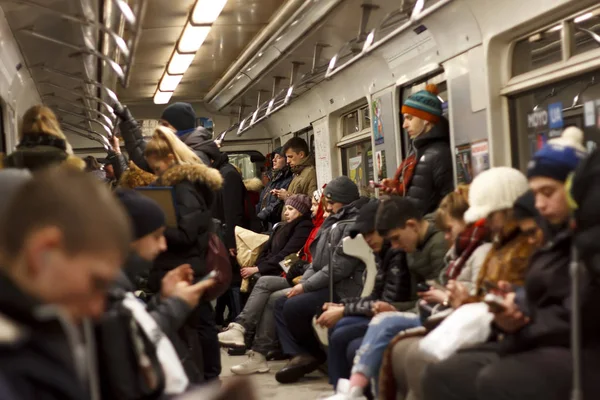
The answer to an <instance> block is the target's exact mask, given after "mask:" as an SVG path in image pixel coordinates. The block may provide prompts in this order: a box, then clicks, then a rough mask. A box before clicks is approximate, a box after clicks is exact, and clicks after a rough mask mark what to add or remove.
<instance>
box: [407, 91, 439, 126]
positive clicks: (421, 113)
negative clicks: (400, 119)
mask: <svg viewBox="0 0 600 400" xmlns="http://www.w3.org/2000/svg"><path fill="white" fill-rule="evenodd" d="M438 93H439V92H438V88H437V86H436V85H433V84H429V85H427V86H426V87H425V90H420V91H418V92H417V93H415V94H412V95H410V96H409V97H408V99H406V101H405V102H404V105H403V106H402V114H410V115H414V116H415V117H417V118H421V119H423V120H425V121H429V122H431V123H434V124H437V122H438V121H439V120H440V118H441V116H442V102H441V100H440V99H439V97H438Z"/></svg>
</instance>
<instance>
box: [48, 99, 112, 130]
mask: <svg viewBox="0 0 600 400" xmlns="http://www.w3.org/2000/svg"><path fill="white" fill-rule="evenodd" d="M40 97H42V98H45V97H50V98H53V99H55V100H58V101H61V102H63V103H65V104H69V105H70V106H73V107H76V108H79V109H81V110H86V111H90V112H95V113H98V115H100V114H101V115H105V114H104V113H102V111H99V110H97V109H95V108H91V107H87V106H86V105H85V103H83V97H78V98H77V100H76V101H77V102H80V103H82V104H77V103H73V100H69V99H67V98H64V97H62V96H59V95H57V94H55V93H45V94H42V95H41V96H40ZM107 111H109V113H110V116H111V118H112V120H111V121H112V123H113V125H114V124H115V122H116V120H117V115H116V114H115V113H113V112H111V111H110V110H108V109H107Z"/></svg>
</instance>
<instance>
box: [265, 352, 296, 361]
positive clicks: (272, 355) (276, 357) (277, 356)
mask: <svg viewBox="0 0 600 400" xmlns="http://www.w3.org/2000/svg"><path fill="white" fill-rule="evenodd" d="M266 358H267V361H281V360H289V359H290V357H289V356H288V355H286V354H283V352H282V351H281V350H271V351H269V352H268V353H267V357H266Z"/></svg>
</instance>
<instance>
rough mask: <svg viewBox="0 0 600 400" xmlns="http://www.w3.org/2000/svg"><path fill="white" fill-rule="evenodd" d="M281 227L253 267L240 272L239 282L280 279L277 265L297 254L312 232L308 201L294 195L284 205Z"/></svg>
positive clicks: (279, 268) (306, 198) (270, 239)
mask: <svg viewBox="0 0 600 400" xmlns="http://www.w3.org/2000/svg"><path fill="white" fill-rule="evenodd" d="M283 216H284V218H285V224H284V225H282V226H278V227H277V229H276V230H275V232H273V234H272V235H271V237H270V238H269V241H268V242H267V244H266V245H265V246H264V247H263V249H262V252H261V253H260V255H259V256H258V259H257V260H256V266H255V267H248V268H242V270H241V274H242V278H250V277H252V276H253V275H255V274H260V275H259V276H268V275H272V276H280V275H281V274H282V272H283V270H282V269H281V266H280V265H279V263H280V262H281V261H283V259H284V258H285V257H287V256H289V255H290V254H294V253H297V252H298V251H299V250H300V249H301V248H302V246H303V245H304V243H306V239H308V235H309V234H310V231H311V230H312V228H313V224H312V222H311V218H310V199H309V198H308V196H305V195H303V194H295V195H292V196H290V197H289V198H288V199H287V200H286V201H285V209H284V212H283Z"/></svg>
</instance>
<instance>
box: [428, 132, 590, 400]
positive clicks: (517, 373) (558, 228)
mask: <svg viewBox="0 0 600 400" xmlns="http://www.w3.org/2000/svg"><path fill="white" fill-rule="evenodd" d="M582 142H583V132H581V131H580V130H579V129H578V128H567V129H566V130H565V132H564V133H563V136H562V137H560V138H558V139H554V140H550V141H548V143H547V144H546V145H545V146H544V147H543V148H542V149H541V150H539V151H538V152H537V153H536V154H535V155H534V157H533V160H532V161H531V162H530V164H529V167H528V170H527V176H528V178H529V185H530V187H531V189H532V190H533V192H534V194H535V197H536V202H535V204H536V208H537V209H538V211H539V212H540V214H541V215H542V217H543V218H544V219H545V220H546V221H547V222H548V223H549V224H550V226H551V229H550V230H549V232H547V234H546V235H547V236H546V244H545V246H544V247H543V248H541V249H540V250H539V251H538V252H537V253H536V254H534V256H533V257H532V259H531V262H530V264H529V269H528V271H527V277H526V282H525V288H524V293H523V291H521V290H519V289H518V288H515V287H514V286H511V285H509V284H508V283H506V282H501V283H500V286H501V288H502V289H503V292H504V294H503V297H505V301H504V307H503V311H501V312H497V313H495V318H494V325H495V327H496V328H497V329H498V330H500V331H501V332H502V333H503V335H504V340H502V341H500V342H498V343H496V345H495V346H487V347H476V348H473V349H470V350H464V351H459V352H458V353H456V354H455V355H453V356H451V357H450V358H448V359H446V360H444V361H442V362H440V363H438V364H432V365H430V366H429V367H428V369H427V370H426V371H425V374H424V376H423V391H424V398H425V399H427V400H429V399H431V400H434V399H444V400H446V399H459V398H460V399H480V400H483V399H485V400H495V399H505V398H509V399H511V400H521V399H523V400H524V399H527V400H535V399H563V398H568V397H569V395H570V394H571V393H570V392H571V388H572V385H573V380H572V376H573V363H572V355H571V344H572V343H571V329H572V327H571V319H570V317H571V306H572V303H571V301H572V300H571V296H572V293H571V282H570V276H569V266H570V263H571V255H572V245H573V240H572V238H573V232H572V230H571V228H570V226H569V217H570V210H569V207H568V203H567V191H566V187H565V180H566V179H567V177H568V175H569V174H570V173H571V172H572V171H573V170H575V169H576V167H577V165H578V164H579V162H580V161H581V160H582V159H583V158H584V157H585V154H586V153H585V147H584V146H583V144H582ZM588 205H589V203H588ZM596 207H597V206H596ZM515 290H516V292H515ZM580 294H581V296H582V302H581V310H580V311H581V312H582V313H583V314H582V315H584V316H586V318H587V321H588V322H587V323H586V324H584V325H583V326H582V334H581V343H582V346H583V351H582V365H583V366H584V368H583V371H584V375H583V378H584V385H585V386H584V391H583V395H584V398H585V399H592V398H596V397H597V390H598V389H599V388H600V385H598V383H597V374H598V371H600V369H599V367H600V363H599V362H598V359H599V358H598V357H599V355H600V351H599V349H600V341H599V338H600V331H599V329H598V322H597V320H598V302H599V301H600V291H598V288H597V285H596V284H594V283H592V282H591V281H590V280H587V281H586V282H585V283H584V286H583V288H582V290H581V292H580ZM492 311H493V310H492ZM590 313H593V316H592V315H590ZM585 366H587V368H585ZM457 371H460V373H457Z"/></svg>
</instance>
